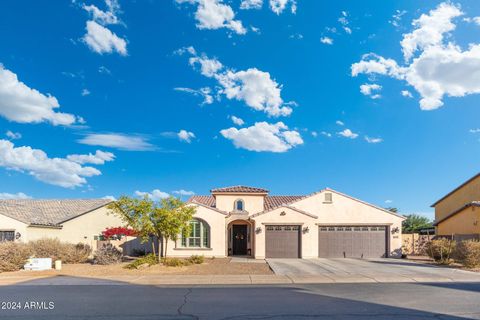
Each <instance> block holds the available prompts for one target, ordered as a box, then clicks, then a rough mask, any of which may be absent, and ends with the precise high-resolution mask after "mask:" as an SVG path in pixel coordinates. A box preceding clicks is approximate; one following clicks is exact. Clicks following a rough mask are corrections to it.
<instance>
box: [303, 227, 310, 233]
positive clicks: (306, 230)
mask: <svg viewBox="0 0 480 320" xmlns="http://www.w3.org/2000/svg"><path fill="white" fill-rule="evenodd" d="M302 231H303V233H308V231H310V229H309V228H308V227H303V230H302Z"/></svg>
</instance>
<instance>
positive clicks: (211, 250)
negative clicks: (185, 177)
mask: <svg viewBox="0 0 480 320" xmlns="http://www.w3.org/2000/svg"><path fill="white" fill-rule="evenodd" d="M188 203H189V205H192V206H195V207H196V214H195V218H194V220H193V221H191V224H192V231H191V233H190V234H188V235H183V236H182V237H180V238H179V239H178V241H175V242H174V241H172V243H169V245H168V250H169V252H168V255H170V256H179V257H181V256H190V255H193V254H196V255H205V256H216V257H225V256H251V257H254V258H257V259H264V258H313V257H357V258H362V257H363V258H373V257H374V258H378V257H399V256H401V245H402V243H401V232H402V231H401V229H402V228H401V224H402V221H403V220H404V218H403V217H402V216H401V215H398V214H396V213H393V212H390V211H388V210H385V209H382V208H380V207H377V206H374V205H372V204H369V203H366V202H364V201H361V200H358V199H355V198H353V197H351V196H348V195H345V194H343V193H340V192H338V191H335V190H332V189H328V188H327V189H324V190H321V191H319V192H315V193H312V194H310V195H299V196H272V195H269V191H268V190H266V189H262V188H255V187H246V186H234V187H226V188H217V189H213V190H211V194H210V195H205V196H193V197H191V198H190V199H189V200H188Z"/></svg>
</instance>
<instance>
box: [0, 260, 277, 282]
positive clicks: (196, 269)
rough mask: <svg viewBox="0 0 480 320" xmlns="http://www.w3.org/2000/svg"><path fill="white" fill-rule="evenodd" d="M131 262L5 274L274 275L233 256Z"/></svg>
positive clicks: (263, 264)
mask: <svg viewBox="0 0 480 320" xmlns="http://www.w3.org/2000/svg"><path fill="white" fill-rule="evenodd" d="M127 264H128V262H124V263H119V264H112V265H93V264H89V263H80V264H64V265H63V267H62V270H60V271H57V270H47V271H26V270H20V271H15V272H4V273H1V274H0V277H1V276H2V275H5V276H7V275H8V276H15V275H27V274H28V275H38V276H53V275H65V276H87V277H95V276H117V275H133V276H134V275H165V274H172V275H242V274H250V275H251V274H255V275H261V274H273V272H272V271H271V270H270V268H269V266H268V264H267V263H266V262H263V263H243V262H234V263H231V262H230V258H216V259H205V262H204V263H202V264H193V265H189V266H182V267H165V266H163V265H154V266H151V267H147V268H144V269H138V270H129V269H125V268H123V267H124V266H125V265H127Z"/></svg>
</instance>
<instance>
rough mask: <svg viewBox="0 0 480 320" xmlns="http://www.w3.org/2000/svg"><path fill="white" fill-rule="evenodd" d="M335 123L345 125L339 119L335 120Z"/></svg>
mask: <svg viewBox="0 0 480 320" xmlns="http://www.w3.org/2000/svg"><path fill="white" fill-rule="evenodd" d="M335 124H336V125H339V126H344V125H345V123H343V121H340V120H337V121H335Z"/></svg>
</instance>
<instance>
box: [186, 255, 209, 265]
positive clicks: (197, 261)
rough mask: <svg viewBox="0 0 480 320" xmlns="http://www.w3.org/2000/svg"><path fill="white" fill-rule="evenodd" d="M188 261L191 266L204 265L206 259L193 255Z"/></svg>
mask: <svg viewBox="0 0 480 320" xmlns="http://www.w3.org/2000/svg"><path fill="white" fill-rule="evenodd" d="M187 261H188V262H190V263H191V264H202V263H203V262H204V261H205V257H204V256H197V255H193V256H191V257H190V258H188V259H187Z"/></svg>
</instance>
